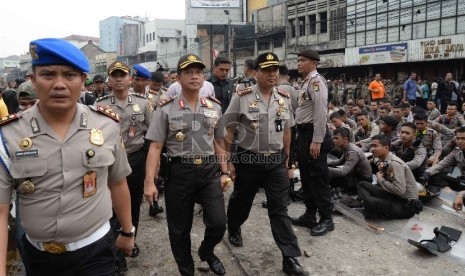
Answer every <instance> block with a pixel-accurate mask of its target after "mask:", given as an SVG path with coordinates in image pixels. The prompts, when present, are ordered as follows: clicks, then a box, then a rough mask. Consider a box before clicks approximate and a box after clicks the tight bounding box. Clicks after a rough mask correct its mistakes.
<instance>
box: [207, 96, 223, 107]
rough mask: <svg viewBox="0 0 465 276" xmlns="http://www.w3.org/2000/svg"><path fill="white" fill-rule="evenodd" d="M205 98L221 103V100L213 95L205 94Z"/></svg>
mask: <svg viewBox="0 0 465 276" xmlns="http://www.w3.org/2000/svg"><path fill="white" fill-rule="evenodd" d="M207 99H209V100H211V101H214V102H215V103H217V104H219V105H221V102H220V100H218V99H217V98H215V97H212V96H207Z"/></svg>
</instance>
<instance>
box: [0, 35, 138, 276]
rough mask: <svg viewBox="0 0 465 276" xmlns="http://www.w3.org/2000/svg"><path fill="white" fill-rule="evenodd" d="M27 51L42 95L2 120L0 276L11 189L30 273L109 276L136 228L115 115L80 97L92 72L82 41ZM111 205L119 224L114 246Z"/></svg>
mask: <svg viewBox="0 0 465 276" xmlns="http://www.w3.org/2000/svg"><path fill="white" fill-rule="evenodd" d="M29 49H30V53H31V57H32V71H33V76H32V79H31V80H32V83H33V85H34V87H35V92H36V93H37V96H38V98H39V100H40V101H39V102H38V103H37V104H36V105H34V106H33V107H32V108H30V109H29V110H27V111H25V112H22V113H21V114H18V115H13V116H10V117H8V118H4V119H3V120H1V123H0V125H1V126H2V131H1V137H0V141H1V142H0V154H1V155H2V158H1V159H0V160H1V161H0V162H1V163H2V165H3V166H2V168H1V169H0V217H1V220H0V260H1V261H0V275H5V274H6V272H5V267H6V266H5V260H6V244H7V231H8V230H7V215H8V212H9V203H10V200H11V193H12V191H13V189H16V190H17V195H18V196H19V198H20V201H19V212H20V215H21V224H22V226H23V227H24V229H25V232H26V234H25V235H23V243H24V249H25V252H26V255H27V257H28V259H29V265H30V270H31V274H32V275H112V274H113V273H114V268H115V251H114V250H115V245H116V247H117V248H120V249H123V250H124V251H125V253H126V254H130V253H131V251H132V248H133V246H134V238H133V235H134V232H135V229H134V227H133V226H132V222H131V213H130V199H129V191H128V186H127V183H126V176H127V175H128V174H129V173H130V172H131V168H130V167H129V164H128V161H127V158H126V155H125V154H124V149H123V148H122V146H121V134H120V130H119V125H118V122H117V121H118V118H117V117H116V116H115V114H112V113H111V112H110V111H109V110H106V109H104V108H98V109H97V108H95V109H94V108H91V107H88V106H86V105H83V104H78V103H77V101H78V99H79V96H80V93H81V87H82V85H83V84H84V81H85V79H86V74H85V72H88V71H89V65H88V62H87V58H86V57H85V55H84V54H83V53H82V52H81V51H80V50H79V49H78V48H77V47H75V46H74V45H72V44H70V43H69V42H67V41H65V40H62V39H55V38H46V39H39V40H35V41H32V42H31V43H30V48H29ZM106 111H107V112H106ZM108 117H110V118H108ZM8 156H9V157H8ZM112 206H113V208H114V210H115V212H116V214H117V216H118V219H119V221H120V222H121V226H122V228H121V230H120V233H121V235H120V236H119V237H118V238H117V239H116V244H115V242H114V237H113V233H112V231H111V230H110V223H109V219H110V218H111V217H112Z"/></svg>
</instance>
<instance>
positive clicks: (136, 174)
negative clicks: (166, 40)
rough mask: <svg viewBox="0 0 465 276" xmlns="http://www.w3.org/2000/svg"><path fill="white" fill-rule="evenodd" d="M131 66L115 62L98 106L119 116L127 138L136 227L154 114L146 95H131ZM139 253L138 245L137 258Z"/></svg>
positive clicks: (132, 206) (133, 217)
mask: <svg viewBox="0 0 465 276" xmlns="http://www.w3.org/2000/svg"><path fill="white" fill-rule="evenodd" d="M129 73H130V69H129V66H128V65H127V64H125V63H123V62H121V61H115V62H113V63H112V64H110V66H109V67H108V76H109V77H110V85H111V87H112V88H113V89H112V93H110V94H109V95H107V96H104V97H101V98H99V99H97V101H96V102H95V105H96V106H104V107H105V106H108V107H110V108H111V110H112V111H113V112H114V113H116V114H118V116H119V118H120V120H121V121H120V128H121V133H122V135H123V141H124V148H125V149H126V154H127V156H128V161H129V164H130V165H131V169H132V173H131V174H130V175H129V176H128V177H127V181H128V186H129V192H130V194H131V214H132V223H133V224H134V226H135V227H136V229H137V227H138V225H139V213H140V205H141V204H142V197H143V193H144V178H145V159H146V153H145V149H144V134H145V132H146V131H147V129H148V127H149V125H150V120H151V119H152V111H151V109H150V105H149V101H148V99H147V98H146V97H145V94H144V95H141V94H138V93H131V92H129V85H130V83H131V77H130V75H129ZM138 254H139V247H138V246H137V245H136V247H135V252H134V254H133V257H135V256H137V255H138Z"/></svg>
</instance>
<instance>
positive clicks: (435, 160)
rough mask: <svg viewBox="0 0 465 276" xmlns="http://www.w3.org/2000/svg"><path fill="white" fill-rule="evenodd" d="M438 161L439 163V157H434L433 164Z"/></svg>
mask: <svg viewBox="0 0 465 276" xmlns="http://www.w3.org/2000/svg"><path fill="white" fill-rule="evenodd" d="M437 163H439V158H434V159H433V163H432V164H431V166H434V165H436V164H437Z"/></svg>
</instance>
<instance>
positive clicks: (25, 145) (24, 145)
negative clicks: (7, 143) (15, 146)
mask: <svg viewBox="0 0 465 276" xmlns="http://www.w3.org/2000/svg"><path fill="white" fill-rule="evenodd" d="M19 148H20V149H22V150H28V149H31V148H32V140H31V138H29V137H24V138H23V139H21V141H20V142H19Z"/></svg>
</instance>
